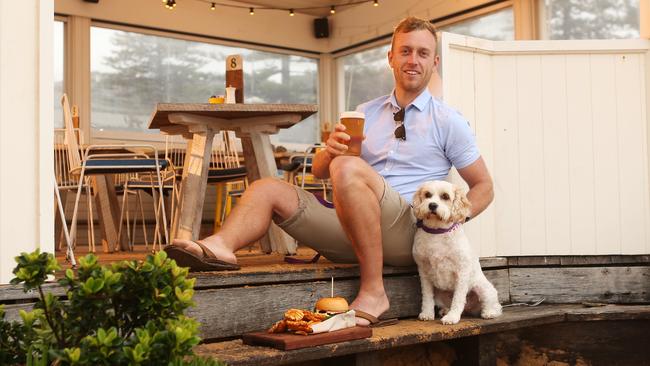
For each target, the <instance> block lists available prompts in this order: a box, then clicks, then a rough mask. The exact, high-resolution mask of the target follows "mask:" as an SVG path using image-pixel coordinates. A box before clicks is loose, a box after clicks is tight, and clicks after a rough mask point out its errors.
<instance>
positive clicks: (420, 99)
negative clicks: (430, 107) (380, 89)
mask: <svg viewBox="0 0 650 366" xmlns="http://www.w3.org/2000/svg"><path fill="white" fill-rule="evenodd" d="M432 98H433V97H432V96H431V93H430V92H429V88H424V90H423V91H422V93H420V95H418V96H417V97H416V98H415V99H414V100H413V101H412V102H411V104H409V105H412V106H414V107H415V108H417V109H418V110H419V111H420V112H422V111H423V110H424V108H426V106H427V103H429V101H431V99H432ZM387 102H389V103H390V104H391V105H392V106H393V108H394V109H397V110H399V109H400V106H399V104H397V99H396V98H395V89H393V91H392V92H391V93H390V98H388V100H387Z"/></svg>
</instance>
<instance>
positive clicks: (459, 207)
mask: <svg viewBox="0 0 650 366" xmlns="http://www.w3.org/2000/svg"><path fill="white" fill-rule="evenodd" d="M471 207H472V204H471V203H470V202H469V200H468V199H467V196H466V195H465V192H464V191H463V190H462V189H461V188H460V187H455V188H454V202H453V204H452V206H451V218H452V221H453V222H465V218H466V217H467V216H469V212H470V211H469V210H470V208H471Z"/></svg>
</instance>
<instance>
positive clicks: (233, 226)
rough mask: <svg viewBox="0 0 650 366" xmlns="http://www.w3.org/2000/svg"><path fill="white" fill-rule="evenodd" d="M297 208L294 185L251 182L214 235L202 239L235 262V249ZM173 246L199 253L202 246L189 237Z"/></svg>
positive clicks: (218, 256)
mask: <svg viewBox="0 0 650 366" xmlns="http://www.w3.org/2000/svg"><path fill="white" fill-rule="evenodd" d="M297 209H298V194H297V193H296V190H295V188H294V187H293V186H291V185H289V184H288V183H286V182H283V181H281V180H277V179H273V178H264V179H260V180H257V181H255V182H253V184H251V185H250V186H249V187H248V189H246V191H245V192H244V194H243V195H242V198H241V200H240V201H239V202H237V205H235V207H234V208H233V210H232V212H231V213H230V215H228V218H227V219H226V221H225V222H224V224H223V226H222V227H221V230H219V231H218V232H217V233H216V234H214V235H211V236H208V237H207V238H204V239H201V243H202V244H204V245H205V246H207V247H208V248H209V249H210V250H211V251H212V253H214V255H215V256H216V257H217V258H218V259H221V260H223V261H226V262H229V263H237V257H235V254H234V253H235V251H237V250H238V249H240V248H242V247H244V246H246V245H248V244H250V243H252V242H254V241H256V240H259V239H260V238H262V236H264V234H266V232H267V231H268V229H269V225H270V224H271V220H272V219H274V218H275V219H276V220H277V221H278V222H281V221H284V220H285V219H287V218H289V217H291V216H292V215H293V214H294V213H295V212H296V210H297ZM174 245H179V246H182V247H184V248H185V249H187V250H189V251H191V252H194V253H195V254H197V255H201V254H202V252H201V248H199V246H198V245H196V244H195V243H193V242H192V241H189V240H181V239H175V240H174Z"/></svg>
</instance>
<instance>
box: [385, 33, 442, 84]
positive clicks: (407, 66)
mask: <svg viewBox="0 0 650 366" xmlns="http://www.w3.org/2000/svg"><path fill="white" fill-rule="evenodd" d="M438 60H439V57H438V56H437V55H436V40H435V38H434V37H433V34H431V32H429V31H427V30H415V31H412V32H408V33H402V32H400V33H397V34H395V36H394V38H393V48H392V49H391V50H390V51H388V63H389V64H390V67H391V68H392V69H393V76H394V77H395V88H396V89H401V90H403V91H405V92H409V93H418V92H420V91H422V90H424V88H426V86H427V84H428V83H429V79H431V75H433V70H434V69H435V68H436V67H437V66H438Z"/></svg>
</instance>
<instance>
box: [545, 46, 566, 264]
mask: <svg viewBox="0 0 650 366" xmlns="http://www.w3.org/2000/svg"><path fill="white" fill-rule="evenodd" d="M541 78H542V85H541V90H540V92H541V98H542V110H541V115H542V121H543V129H544V136H543V141H544V146H543V148H544V151H543V153H544V167H543V176H542V177H541V178H540V180H542V179H543V181H544V189H545V192H546V194H545V195H544V207H545V210H546V211H545V216H546V253H555V254H570V250H571V245H570V243H571V239H570V233H571V230H570V225H569V223H570V222H571V221H570V212H571V210H570V207H571V206H570V202H571V201H570V195H569V192H570V190H569V189H568V187H569V137H568V124H569V121H568V119H567V91H566V57H565V56H564V55H549V56H545V57H544V58H543V61H542V62H541Z"/></svg>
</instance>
